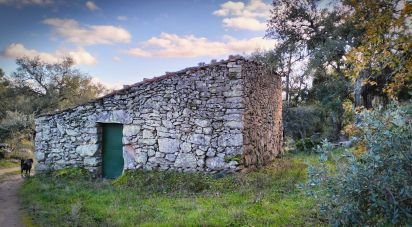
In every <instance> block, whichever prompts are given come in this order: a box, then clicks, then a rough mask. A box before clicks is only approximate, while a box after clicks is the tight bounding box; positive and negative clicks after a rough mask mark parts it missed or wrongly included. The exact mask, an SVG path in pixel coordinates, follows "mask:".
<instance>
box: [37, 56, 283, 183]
mask: <svg viewBox="0 0 412 227" xmlns="http://www.w3.org/2000/svg"><path fill="white" fill-rule="evenodd" d="M281 145H282V100H281V78H280V76H278V75H277V74H275V73H273V72H270V71H268V70H266V69H265V66H264V65H263V64H261V63H259V62H256V61H252V60H246V59H244V58H242V57H230V58H229V59H228V60H226V61H220V62H214V63H211V64H209V65H202V66H199V67H192V68H186V69H184V70H181V71H178V72H175V73H166V75H164V76H161V77H155V78H153V79H145V80H144V81H142V82H139V83H136V84H134V85H131V86H127V87H125V88H123V89H121V90H118V91H115V92H113V93H111V94H109V95H106V96H104V97H101V98H98V99H96V100H93V101H91V102H88V103H85V104H82V105H79V106H76V107H74V108H70V109H67V110H63V111H60V112H57V113H52V114H46V115H41V116H38V117H37V118H36V138H35V149H36V159H37V162H38V164H37V167H36V168H37V170H38V171H43V170H47V169H52V170H53V169H60V168H64V167H68V166H78V167H84V168H86V169H88V170H89V171H91V172H93V173H94V174H96V175H98V176H103V177H108V178H113V177H116V176H119V175H121V174H122V171H123V170H125V169H145V170H153V169H159V170H176V171H204V172H219V171H237V170H240V169H242V168H248V167H252V166H253V167H255V166H261V165H264V164H266V163H268V162H270V161H271V160H273V159H274V158H275V157H276V156H277V155H279V153H280V152H281Z"/></svg>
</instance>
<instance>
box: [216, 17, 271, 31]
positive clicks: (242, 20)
mask: <svg viewBox="0 0 412 227" xmlns="http://www.w3.org/2000/svg"><path fill="white" fill-rule="evenodd" d="M223 25H224V26H225V27H230V28H238V29H245V30H251V31H264V30H265V29H266V24H265V23H263V22H260V21H259V20H257V19H255V18H248V17H234V18H225V19H223Z"/></svg>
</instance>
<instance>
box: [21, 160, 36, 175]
mask: <svg viewBox="0 0 412 227" xmlns="http://www.w3.org/2000/svg"><path fill="white" fill-rule="evenodd" d="M32 165H33V159H31V158H30V159H27V160H23V159H22V160H21V162H20V170H21V176H23V172H25V176H27V174H28V175H29V176H30V170H31V166H32Z"/></svg>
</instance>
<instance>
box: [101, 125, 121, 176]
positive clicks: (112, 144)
mask: <svg viewBox="0 0 412 227" xmlns="http://www.w3.org/2000/svg"><path fill="white" fill-rule="evenodd" d="M122 137H123V126H122V125H121V124H103V177H105V178H116V177H118V176H120V175H122V171H123V165H124V161H123V145H122Z"/></svg>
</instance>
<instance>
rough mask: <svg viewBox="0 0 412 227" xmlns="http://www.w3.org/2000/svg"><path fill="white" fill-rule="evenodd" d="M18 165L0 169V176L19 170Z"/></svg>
mask: <svg viewBox="0 0 412 227" xmlns="http://www.w3.org/2000/svg"><path fill="white" fill-rule="evenodd" d="M19 169H20V167H13V168H7V169H0V176H1V175H3V174H5V173H10V172H15V171H17V170H19Z"/></svg>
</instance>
